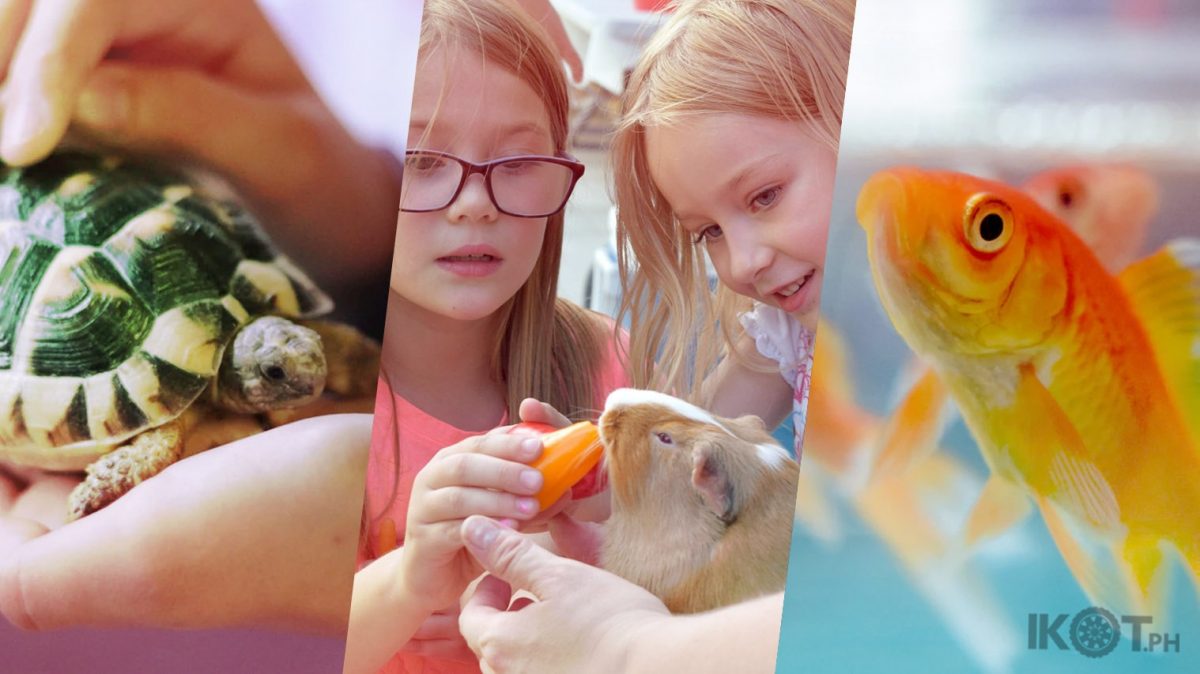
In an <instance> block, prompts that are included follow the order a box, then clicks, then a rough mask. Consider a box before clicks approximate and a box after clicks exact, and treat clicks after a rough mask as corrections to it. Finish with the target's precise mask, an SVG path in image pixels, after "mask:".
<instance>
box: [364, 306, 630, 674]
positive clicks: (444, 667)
mask: <svg viewBox="0 0 1200 674" xmlns="http://www.w3.org/2000/svg"><path fill="white" fill-rule="evenodd" d="M608 327H609V328H611V327H612V326H611V323H610V324H609V325H608ZM627 339H628V336H627V335H626V334H625V333H624V332H623V331H622V333H621V341H622V342H626V340H627ZM628 385H629V375H628V373H627V372H626V370H625V367H624V365H623V364H622V363H621V361H620V359H619V358H618V357H617V350H616V344H615V343H611V342H610V344H609V346H608V349H607V352H606V354H605V358H604V361H603V362H602V364H601V369H600V377H599V382H598V385H597V387H596V389H597V390H596V404H595V408H596V409H599V408H601V407H603V406H604V399H605V398H606V397H607V396H608V394H609V393H610V392H611V391H613V390H614V389H618V388H622V387H625V386H628ZM393 410H394V414H393ZM507 423H509V420H508V414H507V412H506V413H505V414H504V416H502V417H501V418H500V419H497V420H496V425H497V426H503V425H505V424H507ZM397 428H399V429H400V433H399V435H397V432H396V430H397ZM475 435H480V432H479V431H464V430H462V429H459V428H455V427H454V426H451V425H450V424H447V423H445V422H443V421H441V420H439V419H437V418H435V417H432V416H430V415H429V414H427V413H425V412H424V411H422V410H421V409H419V408H417V407H416V406H414V405H413V404H412V403H410V402H408V401H407V400H405V399H404V398H402V397H400V395H398V394H395V393H393V392H392V390H391V389H390V388H389V387H388V385H387V382H386V381H385V380H384V379H383V378H382V377H381V378H380V380H379V387H378V389H377V392H376V397H375V425H374V427H373V428H372V433H371V455H370V458H369V459H368V463H367V480H366V496H365V498H366V503H365V512H366V515H367V517H368V518H369V519H368V523H367V527H368V528H367V532H366V548H365V549H362V548H360V550H359V559H358V561H359V564H360V565H362V564H363V563H365V562H367V561H370V560H372V559H375V558H378V557H379V556H381V555H383V554H385V553H387V552H388V551H390V550H391V549H392V548H394V547H395V546H396V545H403V543H404V522H405V519H406V516H407V513H408V501H409V496H410V494H411V493H412V485H413V480H414V479H415V478H416V475H417V472H419V471H420V470H421V468H423V467H424V466H425V464H427V463H429V461H430V460H431V459H432V458H433V455H434V454H437V453H438V452H439V451H441V450H442V448H444V447H449V446H450V445H453V444H456V443H458V442H461V441H462V440H465V439H466V438H469V437H471V436H475ZM397 438H399V443H400V451H399V452H397V451H396V443H397ZM397 455H399V457H400V464H401V465H400V467H398V466H397V465H396V458H397ZM393 494H394V498H393ZM389 502H390V503H391V505H390V506H388V507H387V508H386V510H385V511H383V512H382V513H381V512H380V511H381V510H382V509H383V507H384V505H385V504H387V503H389ZM380 672H381V674H382V673H389V674H390V673H393V672H404V673H405V674H477V673H478V672H479V667H478V666H477V665H474V664H472V665H465V664H463V663H459V662H448V661H443V660H434V659H430V658H424V657H420V656H416V655H412V654H408V653H403V652H401V653H398V654H397V655H396V656H395V657H394V658H392V660H391V661H389V662H388V664H387V665H386V666H385V667H384V668H383V669H381V670H380Z"/></svg>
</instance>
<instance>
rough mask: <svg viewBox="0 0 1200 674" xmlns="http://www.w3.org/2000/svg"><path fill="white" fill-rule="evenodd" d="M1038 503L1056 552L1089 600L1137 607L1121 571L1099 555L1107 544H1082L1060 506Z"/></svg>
mask: <svg viewBox="0 0 1200 674" xmlns="http://www.w3.org/2000/svg"><path fill="white" fill-rule="evenodd" d="M1037 504H1038V510H1039V511H1040V512H1041V514H1042V520H1043V521H1044V522H1045V523H1046V529H1047V530H1048V531H1049V532H1050V537H1051V538H1053V539H1054V544H1055V545H1056V546H1057V547H1058V552H1059V554H1061V555H1062V558H1063V561H1065V562H1066V563H1067V568H1068V569H1070V570H1071V575H1073V576H1074V577H1075V581H1076V582H1077V583H1079V587H1080V588H1081V589H1082V590H1083V593H1084V594H1086V595H1087V597H1088V599H1089V600H1090V601H1091V602H1092V603H1094V604H1096V605H1097V606H1104V607H1106V608H1109V609H1116V610H1118V611H1119V612H1122V613H1134V612H1135V611H1138V610H1140V607H1139V606H1138V605H1139V604H1140V603H1141V602H1138V601H1137V600H1135V599H1134V598H1133V596H1132V595H1131V593H1130V589H1129V588H1130V586H1129V584H1128V583H1127V582H1126V578H1125V576H1124V575H1123V574H1122V572H1121V571H1122V570H1121V569H1120V568H1119V567H1118V566H1117V565H1115V564H1113V563H1106V562H1105V561H1104V560H1103V558H1102V557H1101V555H1103V554H1105V553H1104V552H1103V550H1102V549H1098V548H1104V547H1108V546H1098V545H1097V543H1096V542H1093V543H1091V545H1090V546H1089V545H1087V544H1085V542H1084V541H1083V540H1082V538H1081V536H1079V535H1077V534H1076V533H1075V532H1074V531H1073V530H1072V528H1071V526H1070V525H1069V524H1068V523H1067V519H1066V518H1065V517H1064V516H1063V514H1062V513H1061V512H1060V510H1059V506H1058V505H1056V504H1054V503H1052V502H1051V501H1049V500H1048V499H1046V498H1045V497H1041V496H1039V497H1038V498H1037Z"/></svg>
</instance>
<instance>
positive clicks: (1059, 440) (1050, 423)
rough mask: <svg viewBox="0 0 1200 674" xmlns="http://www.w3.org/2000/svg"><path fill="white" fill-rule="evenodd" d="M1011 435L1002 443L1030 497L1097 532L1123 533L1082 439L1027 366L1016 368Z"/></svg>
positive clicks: (1108, 491) (1117, 511)
mask: <svg viewBox="0 0 1200 674" xmlns="http://www.w3.org/2000/svg"><path fill="white" fill-rule="evenodd" d="M1016 399H1017V400H1018V401H1020V402H1019V403H1018V405H1017V406H1016V407H1015V408H1013V412H1014V417H1013V419H1011V420H1009V423H1010V424H1014V425H1015V424H1020V426H1019V427H1014V428H1013V429H1012V431H1013V432H1012V434H1010V435H1009V436H1008V437H1007V438H1006V440H1007V442H1008V444H1009V449H1010V451H1011V452H1012V457H1013V461H1014V462H1015V463H1016V464H1017V470H1018V472H1019V473H1020V474H1021V475H1023V476H1024V478H1025V481H1026V483H1027V484H1028V486H1029V487H1030V488H1031V489H1033V491H1034V492H1035V493H1036V494H1038V495H1040V496H1044V497H1046V498H1048V499H1050V500H1051V501H1053V502H1054V503H1056V504H1058V505H1060V506H1062V507H1064V508H1065V509H1066V510H1067V512H1070V513H1072V514H1073V515H1074V516H1075V517H1077V518H1079V519H1080V520H1081V521H1082V522H1086V523H1087V524H1088V525H1090V526H1091V527H1092V528H1094V529H1096V530H1097V531H1100V532H1104V533H1106V534H1109V535H1116V534H1117V533H1119V532H1120V531H1123V529H1124V525H1123V524H1121V521H1120V517H1121V512H1120V506H1119V505H1118V503H1117V497H1116V494H1114V493H1113V490H1112V487H1111V485H1109V483H1108V480H1107V479H1105V477H1104V474H1103V473H1101V472H1100V469H1099V468H1097V467H1096V464H1095V463H1094V462H1093V461H1092V460H1091V458H1090V456H1089V455H1088V453H1087V448H1086V446H1085V445H1084V443H1083V438H1081V437H1080V436H1079V432H1078V431H1077V430H1076V429H1075V426H1074V424H1072V423H1071V420H1070V419H1069V418H1068V417H1067V414H1066V412H1064V411H1063V410H1062V408H1061V407H1060V406H1059V405H1058V402H1057V401H1056V400H1055V399H1054V396H1053V395H1051V393H1050V391H1048V390H1047V389H1046V387H1045V385H1043V384H1042V382H1041V381H1040V380H1039V379H1038V377H1037V373H1036V372H1034V369H1033V366H1032V365H1030V364H1028V363H1026V364H1023V365H1021V366H1020V379H1019V381H1018V384H1017V395H1016Z"/></svg>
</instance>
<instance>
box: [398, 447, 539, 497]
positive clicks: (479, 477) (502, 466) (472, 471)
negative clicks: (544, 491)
mask: <svg viewBox="0 0 1200 674" xmlns="http://www.w3.org/2000/svg"><path fill="white" fill-rule="evenodd" d="M423 472H424V473H425V474H424V475H423V476H422V482H423V483H424V484H425V486H426V487H428V488H429V489H443V488H446V487H455V486H459V487H486V488H488V489H499V490H501V491H506V492H509V493H512V494H517V495H522V496H528V495H531V494H536V493H537V492H538V490H539V489H541V488H542V483H543V481H544V478H543V477H542V474H541V472H539V471H538V470H537V469H535V468H530V467H529V466H528V465H526V464H524V463H517V462H515V461H508V460H506V459H500V458H496V457H494V456H488V455H486V454H452V455H450V456H446V457H442V458H441V459H438V460H437V461H436V462H430V463H429V464H428V465H427V467H426V469H424V470H423Z"/></svg>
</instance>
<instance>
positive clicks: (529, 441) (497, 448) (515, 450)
mask: <svg viewBox="0 0 1200 674" xmlns="http://www.w3.org/2000/svg"><path fill="white" fill-rule="evenodd" d="M453 454H486V455H488V456H494V457H497V458H500V459H507V460H509V461H516V462H519V463H528V462H530V461H533V460H534V459H536V458H538V457H539V456H541V455H542V440H541V438H539V437H533V436H529V435H524V434H509V435H504V434H498V433H497V434H488V435H477V436H474V437H471V438H467V439H466V440H463V441H462V442H460V443H458V444H456V445H451V446H450V447H446V448H444V449H442V451H440V452H438V453H437V455H436V456H434V460H435V461H437V460H439V459H442V458H445V457H448V456H450V455H453Z"/></svg>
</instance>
